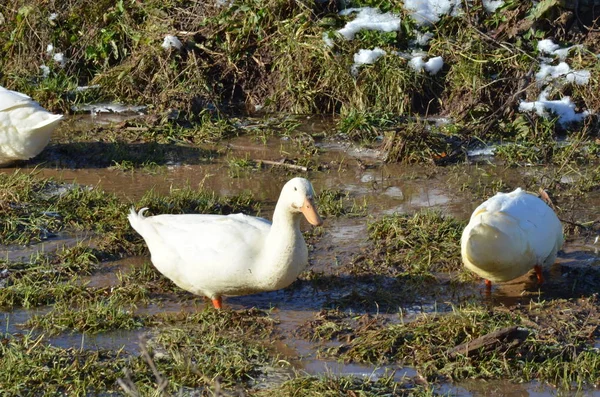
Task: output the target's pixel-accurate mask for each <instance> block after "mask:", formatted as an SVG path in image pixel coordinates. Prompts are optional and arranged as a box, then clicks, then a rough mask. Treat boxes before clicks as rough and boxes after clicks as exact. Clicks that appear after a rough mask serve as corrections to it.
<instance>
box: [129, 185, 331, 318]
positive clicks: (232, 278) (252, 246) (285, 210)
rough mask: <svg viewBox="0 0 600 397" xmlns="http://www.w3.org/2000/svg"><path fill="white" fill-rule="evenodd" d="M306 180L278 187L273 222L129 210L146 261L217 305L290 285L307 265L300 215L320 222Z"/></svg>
mask: <svg viewBox="0 0 600 397" xmlns="http://www.w3.org/2000/svg"><path fill="white" fill-rule="evenodd" d="M313 197H314V192H313V187H312V185H311V183H310V182H309V181H308V180H306V179H304V178H293V179H291V180H290V181H288V182H287V183H286V184H285V185H284V186H283V189H282V190H281V195H280V196H279V200H278V201H277V205H276V206H275V212H274V214H273V223H272V224H271V222H269V221H268V220H266V219H263V218H258V217H253V216H248V215H244V214H232V215H204V214H184V215H157V216H150V217H144V216H143V213H144V211H145V210H146V209H145V208H143V209H141V210H140V212H139V213H136V212H135V211H134V210H133V209H132V210H131V213H130V214H129V216H128V218H129V222H130V223H131V226H133V228H134V229H135V230H136V231H137V232H138V233H139V234H140V235H141V236H142V237H143V238H144V240H145V241H146V244H147V245H148V248H149V250H150V254H151V259H152V263H153V264H154V266H156V268H157V269H158V270H159V271H160V272H161V273H162V274H163V275H165V276H166V277H168V278H169V279H171V280H172V281H173V282H174V283H175V284H177V285H178V286H179V287H181V288H182V289H184V290H186V291H189V292H191V293H194V294H197V295H205V296H207V297H209V298H210V299H211V300H212V303H213V305H214V307H215V308H217V309H220V308H221V305H222V298H221V297H222V296H227V295H229V296H236V295H248V294H252V293H256V292H262V291H274V290H277V289H281V288H285V287H287V286H288V285H290V284H291V283H292V282H294V280H296V278H297V277H298V275H299V274H300V272H301V271H302V270H303V269H304V268H305V267H306V265H307V263H308V249H307V247H306V243H305V242H304V238H303V237H302V232H301V231H300V219H301V215H302V214H303V215H304V216H305V217H306V219H307V220H308V222H310V223H311V224H312V225H315V226H318V225H321V224H322V223H323V221H322V220H321V217H320V216H319V214H318V212H317V210H316V208H315V204H314V198H313Z"/></svg>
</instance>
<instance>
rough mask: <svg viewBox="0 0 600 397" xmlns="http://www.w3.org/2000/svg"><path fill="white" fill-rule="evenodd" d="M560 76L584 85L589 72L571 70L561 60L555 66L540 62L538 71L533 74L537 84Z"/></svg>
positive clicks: (588, 78)
mask: <svg viewBox="0 0 600 397" xmlns="http://www.w3.org/2000/svg"><path fill="white" fill-rule="evenodd" d="M561 77H564V78H565V80H566V81H568V82H570V83H575V84H578V85H585V84H587V83H589V81H590V77H591V74H590V72H589V70H572V69H571V67H570V66H569V65H567V63H566V62H561V63H559V64H558V65H556V66H552V65H548V64H545V63H542V64H541V65H540V71H539V72H537V73H536V74H535V79H536V80H537V81H538V84H542V83H547V82H549V81H551V80H555V79H558V78H561Z"/></svg>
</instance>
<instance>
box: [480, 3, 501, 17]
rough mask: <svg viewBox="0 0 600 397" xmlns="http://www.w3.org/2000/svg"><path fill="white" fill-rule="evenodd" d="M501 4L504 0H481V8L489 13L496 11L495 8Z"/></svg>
mask: <svg viewBox="0 0 600 397" xmlns="http://www.w3.org/2000/svg"><path fill="white" fill-rule="evenodd" d="M503 5H504V0H483V8H484V9H485V10H486V11H487V12H489V13H490V14H491V13H494V12H496V10H497V9H498V8H499V7H502V6H503Z"/></svg>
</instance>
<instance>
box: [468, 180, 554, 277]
mask: <svg viewBox="0 0 600 397" xmlns="http://www.w3.org/2000/svg"><path fill="white" fill-rule="evenodd" d="M563 241H564V240H563V231H562V225H561V223H560V221H559V219H558V217H557V216H556V214H555V213H554V211H553V210H552V209H551V208H550V207H549V206H548V205H547V204H546V203H545V202H543V201H542V200H541V199H540V198H538V197H537V196H534V195H532V194H530V193H527V192H525V191H524V190H521V189H520V188H518V189H516V190H515V191H513V192H510V193H497V194H496V195H495V196H493V197H491V198H489V199H488V200H487V201H485V202H484V203H483V204H481V205H480V206H479V207H477V208H476V209H475V211H474V212H473V214H472V215H471V219H470V220H469V224H468V225H467V227H466V228H465V230H464V231H463V234H462V238H461V255H462V260H463V264H464V265H465V267H466V268H467V269H469V270H471V271H473V272H475V273H477V274H478V275H479V276H481V277H483V278H484V279H485V284H486V286H487V288H488V289H490V288H491V286H492V282H503V281H509V280H512V279H515V278H517V277H519V276H522V275H523V274H525V273H527V272H528V271H529V270H531V268H533V269H535V272H536V274H537V278H538V282H539V283H542V281H543V278H542V266H547V265H552V264H553V263H554V261H555V260H556V254H557V252H558V250H560V248H561V247H562V244H563Z"/></svg>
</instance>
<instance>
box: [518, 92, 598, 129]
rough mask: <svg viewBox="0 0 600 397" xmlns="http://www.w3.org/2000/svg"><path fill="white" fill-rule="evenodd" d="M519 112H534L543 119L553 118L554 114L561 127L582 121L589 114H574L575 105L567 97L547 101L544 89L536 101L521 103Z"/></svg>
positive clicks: (587, 112) (585, 112)
mask: <svg viewBox="0 0 600 397" xmlns="http://www.w3.org/2000/svg"><path fill="white" fill-rule="evenodd" d="M519 111H521V112H531V111H535V112H536V113H537V114H538V115H539V116H541V117H544V118H549V117H553V116H552V115H553V114H554V115H556V116H557V117H558V122H559V123H560V124H561V125H566V124H569V123H573V122H579V121H582V120H583V119H584V118H585V117H587V116H589V115H590V112H589V111H587V110H585V111H583V112H581V113H576V112H575V104H574V103H573V102H572V101H571V98H570V97H568V96H566V97H563V98H561V99H558V100H550V99H548V89H545V90H544V91H542V92H541V93H540V96H539V97H538V100H537V101H534V102H525V101H523V102H521V103H520V104H519Z"/></svg>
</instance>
